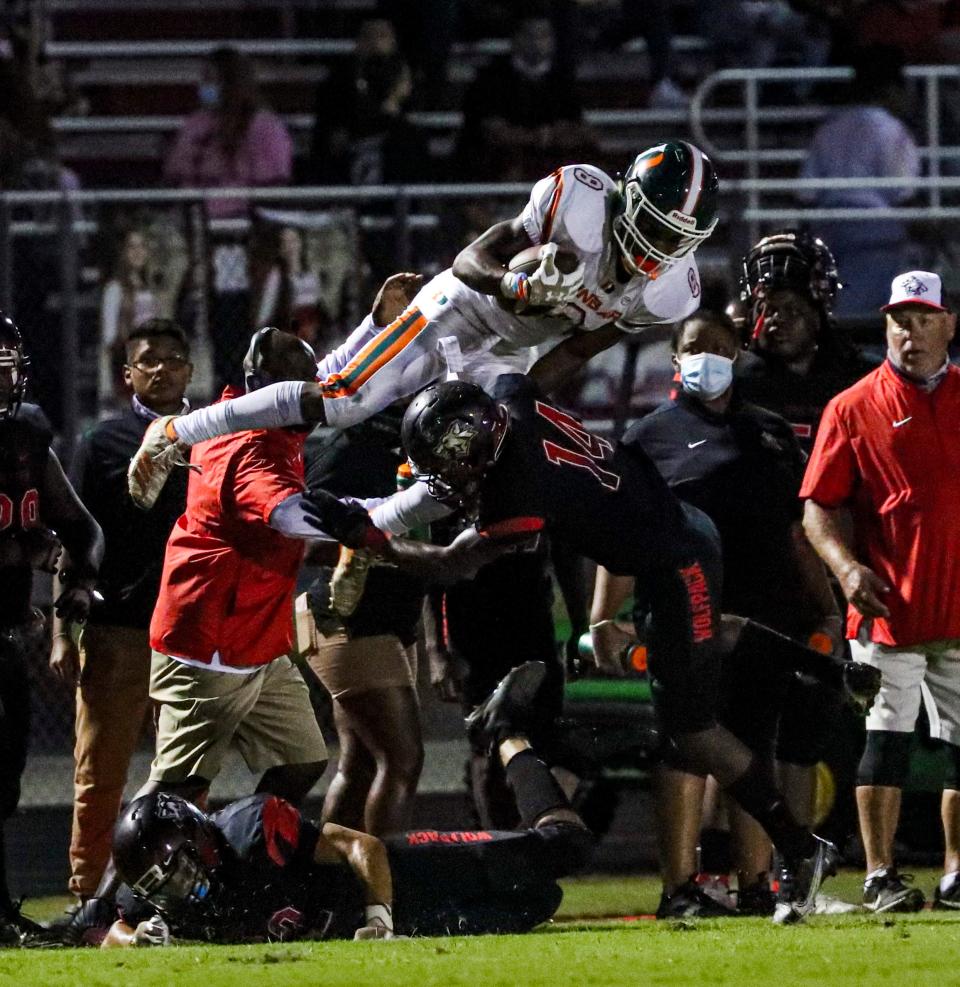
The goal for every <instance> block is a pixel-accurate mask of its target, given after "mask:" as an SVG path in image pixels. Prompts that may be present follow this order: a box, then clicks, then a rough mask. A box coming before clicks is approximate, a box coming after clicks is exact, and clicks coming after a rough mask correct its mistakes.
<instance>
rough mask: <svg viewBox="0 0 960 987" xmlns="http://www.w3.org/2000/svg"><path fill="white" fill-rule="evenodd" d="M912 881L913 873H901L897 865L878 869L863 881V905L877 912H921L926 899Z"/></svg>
mask: <svg viewBox="0 0 960 987" xmlns="http://www.w3.org/2000/svg"><path fill="white" fill-rule="evenodd" d="M912 881H913V875H912V874H900V873H898V871H897V869H896V867H884V868H882V869H881V870H878V871H876V872H875V873H873V874H871V875H870V876H869V877H868V878H867V879H866V881H864V883H863V907H864V908H866V909H868V910H869V911H871V912H877V913H880V912H919V911H920V909H921V908H923V906H924V904H925V899H924V897H923V892H922V891H921V890H920V889H919V888H912V887H910V884H911V882H912ZM938 890H939V889H938ZM934 907H936V906H934Z"/></svg>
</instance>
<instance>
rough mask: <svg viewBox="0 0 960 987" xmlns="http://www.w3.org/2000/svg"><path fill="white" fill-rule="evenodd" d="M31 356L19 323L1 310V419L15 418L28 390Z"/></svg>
mask: <svg viewBox="0 0 960 987" xmlns="http://www.w3.org/2000/svg"><path fill="white" fill-rule="evenodd" d="M29 368H30V357H28V356H27V354H26V353H25V352H24V349H23V338H22V337H21V335H20V330H19V329H18V328H17V324H16V323H15V322H14V321H13V319H11V318H10V316H9V315H5V314H4V313H3V312H0V420H2V419H4V418H14V417H15V416H16V414H17V412H18V411H19V410H20V405H21V404H22V403H23V397H24V394H25V393H26V390H27V380H28V379H29V377H28V373H27V371H28V370H29Z"/></svg>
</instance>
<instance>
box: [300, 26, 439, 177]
mask: <svg viewBox="0 0 960 987" xmlns="http://www.w3.org/2000/svg"><path fill="white" fill-rule="evenodd" d="M412 94H413V77H412V74H411V72H410V67H409V65H408V64H407V62H406V60H405V58H404V56H403V54H402V53H401V52H400V50H399V48H398V46H397V36H396V32H395V31H394V28H393V25H392V24H391V23H390V21H388V20H384V19H382V18H375V19H372V20H367V21H364V23H363V24H362V25H361V27H360V32H359V34H358V35H357V44H356V50H355V53H354V55H353V57H351V58H348V59H344V60H343V61H341V62H340V63H338V64H337V65H336V66H335V67H334V68H333V69H331V71H330V75H329V77H328V78H327V79H325V80H324V81H323V82H322V83H321V84H320V86H319V87H318V89H317V101H316V106H317V110H316V122H315V123H314V130H313V143H312V149H311V161H310V174H309V176H308V181H310V182H311V183H317V182H328V183H330V184H349V185H376V184H378V183H380V182H385V181H394V180H399V179H403V178H405V177H409V176H411V175H415V174H416V175H420V176H422V174H423V153H422V149H421V148H419V147H416V146H415V145H414V141H413V139H412V134H411V132H410V130H409V128H408V127H407V125H406V124H405V122H404V117H403V114H404V110H405V108H406V106H407V103H408V102H409V100H410V97H411V96H412Z"/></svg>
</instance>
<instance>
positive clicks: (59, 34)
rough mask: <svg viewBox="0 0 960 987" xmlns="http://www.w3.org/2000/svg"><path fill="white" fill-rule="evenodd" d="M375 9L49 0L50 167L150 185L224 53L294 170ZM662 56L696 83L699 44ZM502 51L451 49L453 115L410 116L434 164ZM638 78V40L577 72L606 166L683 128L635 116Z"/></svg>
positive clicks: (653, 116) (107, 181) (680, 120)
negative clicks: (54, 141) (208, 68)
mask: <svg viewBox="0 0 960 987" xmlns="http://www.w3.org/2000/svg"><path fill="white" fill-rule="evenodd" d="M373 6H374V4H373V2H372V0H336V2H332V3H331V2H323V3H319V2H312V3H311V2H309V0H286V2H283V0H265V2H257V3H245V2H242V0H213V2H204V3H202V4H201V3H199V2H198V0H130V2H126V3H123V2H120V0H48V2H47V4H46V10H47V15H48V24H49V26H48V29H47V37H46V42H45V45H44V51H45V54H46V56H47V57H48V58H50V59H54V60H57V61H58V62H59V63H61V65H62V66H63V69H64V74H65V77H66V79H67V80H68V84H69V86H70V88H71V89H72V91H73V92H75V93H76V94H77V95H78V96H79V97H80V102H81V103H82V104H83V106H84V113H83V115H70V116H60V117H57V118H55V119H54V121H53V126H54V129H55V131H56V132H57V134H58V135H59V146H60V151H61V155H62V158H63V160H64V162H65V163H66V164H68V165H69V166H70V167H72V168H73V169H74V170H75V171H76V172H77V173H78V174H79V175H80V177H81V180H82V181H83V183H84V185H85V186H87V187H103V186H107V185H116V184H117V180H116V178H115V177H113V176H114V175H119V176H123V180H122V184H127V185H128V184H131V183H137V184H149V183H155V182H158V181H159V180H160V166H161V159H162V153H163V151H164V149H165V147H166V146H168V143H169V139H170V136H171V134H172V133H174V132H175V131H176V130H177V129H178V128H179V126H180V124H181V123H182V121H183V119H184V117H185V115H186V114H187V113H189V112H190V111H192V110H193V109H194V108H195V89H196V84H197V82H198V81H199V79H200V74H201V71H202V66H203V60H204V57H205V56H206V55H207V54H208V53H209V52H210V51H212V50H213V49H215V48H217V47H219V46H221V45H223V44H230V45H233V46H235V47H237V48H239V49H241V50H243V51H245V52H247V53H248V54H249V55H250V56H251V57H252V58H253V59H254V61H255V62H256V64H257V69H258V77H259V79H260V83H261V89H262V91H263V93H264V95H265V97H266V99H267V102H268V104H269V105H270V106H271V107H272V108H273V109H274V110H276V111H277V112H278V113H280V114H281V116H282V117H283V118H284V120H285V122H286V123H287V126H288V127H289V129H290V130H291V132H292V134H293V136H294V139H295V143H296V149H297V154H298V157H299V158H300V159H301V160H302V158H303V156H304V155H305V154H306V152H307V149H308V147H309V139H310V132H311V130H312V127H313V115H314V108H315V107H314V102H315V89H316V86H317V84H318V83H319V82H320V81H321V80H322V79H324V78H325V77H326V75H327V72H328V71H329V66H330V65H331V63H332V62H333V61H334V60H336V59H338V58H342V57H344V56H348V55H349V54H351V53H352V51H353V47H354V42H353V36H354V34H355V30H356V26H357V25H358V23H359V22H360V20H362V19H363V18H364V17H365V16H369V14H370V13H371V11H372V9H373ZM187 12H189V16H186V13H187ZM674 46H675V50H676V52H677V55H678V60H679V62H680V67H681V72H682V74H684V75H686V76H687V77H688V78H691V79H695V78H698V77H700V76H701V75H702V74H703V72H704V68H705V62H704V59H705V57H706V46H705V45H704V42H703V41H702V40H701V39H699V38H697V37H695V36H691V35H680V36H678V37H677V38H676V39H675V45H674ZM507 47H508V41H507V40H506V39H505V38H478V39H473V40H469V41H464V42H460V43H458V44H456V45H454V47H453V50H452V54H451V58H450V62H449V70H448V73H449V82H450V90H451V94H452V95H451V96H450V98H451V105H452V106H453V107H454V108H453V109H443V110H420V111H416V112H413V113H411V114H410V115H409V117H408V120H409V123H410V125H411V126H412V127H415V128H416V129H417V130H419V131H420V132H422V134H423V136H424V138H425V146H426V147H427V148H428V149H429V151H430V153H431V155H432V156H433V157H435V158H436V159H437V160H439V161H441V162H442V160H443V159H444V158H445V157H446V156H447V155H449V154H450V153H451V151H452V149H453V145H454V141H455V138H456V133H457V131H458V130H459V128H460V126H461V123H462V117H461V114H460V113H459V111H458V110H457V109H456V108H455V107H456V105H457V104H458V97H459V95H460V94H462V91H463V89H464V88H465V87H466V86H467V85H468V84H469V83H470V81H472V79H473V77H474V75H475V73H476V70H477V68H478V67H480V66H481V65H483V64H484V63H485V62H486V61H488V60H489V59H490V58H491V57H493V56H495V55H498V54H501V53H503V52H504V51H506V50H507ZM647 78H648V72H647V59H646V45H645V42H644V41H643V39H642V38H638V39H635V40H633V41H632V42H630V43H629V44H627V45H626V46H625V47H624V48H623V49H622V50H620V51H617V52H613V53H610V52H607V53H604V54H603V56H602V57H598V58H596V59H588V60H587V61H586V62H585V63H584V64H583V65H581V66H580V67H579V69H578V85H579V89H580V92H581V98H582V100H583V103H584V106H585V108H586V114H585V115H586V120H587V122H588V123H589V124H590V125H591V126H592V127H593V128H594V130H595V131H596V133H597V135H598V138H599V143H600V147H601V151H602V152H603V154H604V155H609V156H610V157H611V160H614V159H615V160H616V162H617V163H619V162H620V160H621V158H622V157H623V156H624V155H625V154H628V153H629V151H630V149H632V148H634V147H636V146H637V144H638V142H640V143H642V142H643V141H644V140H647V141H648V142H651V141H656V140H657V139H659V138H660V137H661V136H662V135H663V134H664V132H665V131H669V132H670V133H677V132H678V130H684V129H685V127H686V114H685V113H684V112H683V111H682V110H642V109H639V107H641V106H643V105H644V104H645V102H646V90H647Z"/></svg>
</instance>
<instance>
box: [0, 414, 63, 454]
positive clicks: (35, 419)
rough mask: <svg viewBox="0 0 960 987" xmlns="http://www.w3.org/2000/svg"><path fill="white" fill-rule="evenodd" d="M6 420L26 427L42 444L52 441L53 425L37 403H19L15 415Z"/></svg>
mask: <svg viewBox="0 0 960 987" xmlns="http://www.w3.org/2000/svg"><path fill="white" fill-rule="evenodd" d="M8 421H11V422H14V423H16V424H17V425H19V426H20V427H21V428H23V427H26V429H27V430H28V431H29V432H30V433H32V436H33V437H34V438H35V439H36V440H37V442H38V443H40V444H42V445H45V446H47V447H49V446H50V443H51V442H52V441H53V426H52V425H51V424H50V420H49V419H48V418H47V416H46V415H45V414H44V413H43V409H42V408H40V406H39V405H36V404H21V405H20V407H19V408H18V409H17V414H16V416H15V417H14V418H12V419H8Z"/></svg>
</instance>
